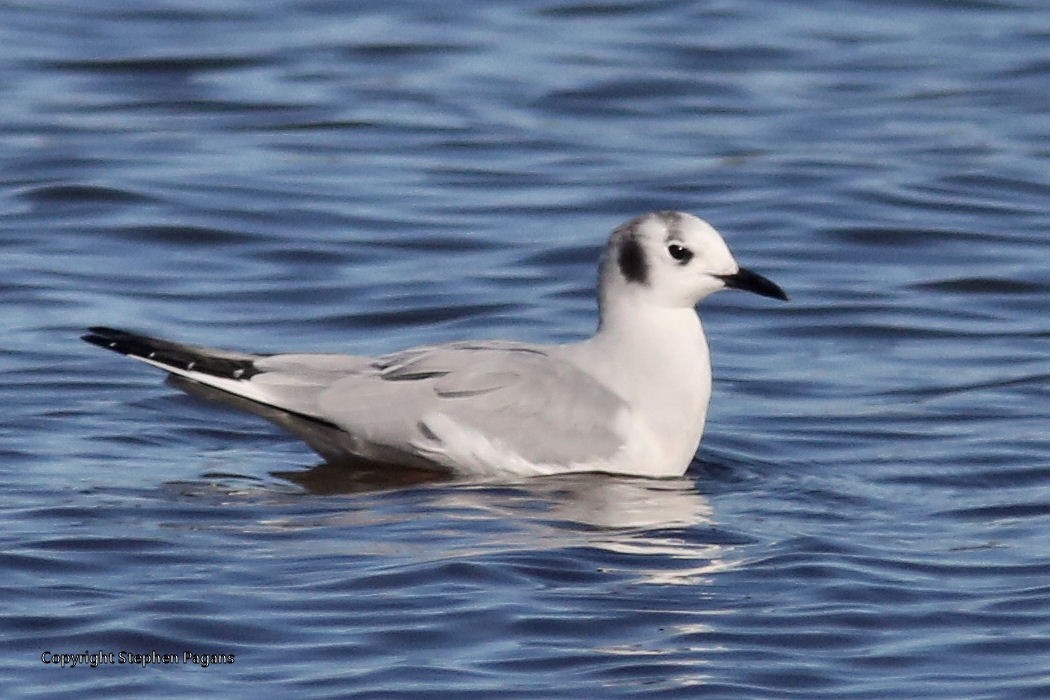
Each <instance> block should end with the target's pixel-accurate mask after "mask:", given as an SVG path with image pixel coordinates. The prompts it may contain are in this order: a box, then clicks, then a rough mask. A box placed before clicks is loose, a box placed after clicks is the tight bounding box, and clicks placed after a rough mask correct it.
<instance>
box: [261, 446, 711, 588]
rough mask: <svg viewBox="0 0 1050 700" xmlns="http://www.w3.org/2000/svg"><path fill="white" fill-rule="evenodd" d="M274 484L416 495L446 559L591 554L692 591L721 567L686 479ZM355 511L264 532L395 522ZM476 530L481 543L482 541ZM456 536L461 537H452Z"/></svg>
mask: <svg viewBox="0 0 1050 700" xmlns="http://www.w3.org/2000/svg"><path fill="white" fill-rule="evenodd" d="M274 476H277V477H279V478H281V479H284V480H286V481H289V482H292V483H295V484H297V485H298V486H300V487H302V488H303V489H304V490H305V491H306V493H308V494H312V495H323V496H331V495H340V494H343V495H360V496H361V497H362V498H365V497H367V494H369V492H377V491H385V490H391V489H398V488H406V487H409V488H411V487H415V488H414V489H413V490H414V492H415V496H416V497H417V499H418V503H417V507H416V508H414V509H413V512H419V509H423V510H425V511H426V512H428V513H429V514H430V516H431V518H434V519H437V520H439V521H441V522H442V524H443V537H444V538H445V541H444V543H443V544H444V547H442V548H441V550H440V551H441V554H440V556H441V557H442V558H443V559H447V558H449V557H454V558H466V557H471V558H473V557H478V556H480V557H484V556H488V555H489V554H492V553H496V552H499V553H505V552H507V551H530V552H536V551H553V550H562V549H564V548H572V547H590V548H595V549H597V550H600V551H604V552H607V553H610V554H616V555H623V556H626V557H628V559H627V560H626V561H624V560H623V559H622V557H621V558H613V559H611V560H610V562H609V563H608V564H607V565H606V568H607V569H610V570H611V569H622V570H625V571H626V570H629V571H631V572H632V573H633V574H634V575H637V574H641V575H642V579H643V580H644V581H645V582H649V583H695V582H697V580H698V578H701V577H703V576H704V575H707V574H710V573H713V572H714V571H719V570H723V569H725V568H726V567H727V564H726V562H725V561H724V560H723V558H722V555H723V551H724V549H725V546H726V545H725V542H724V539H725V538H724V537H722V538H719V541H705V540H704V538H703V536H702V535H703V533H705V532H710V531H712V530H713V529H714V521H713V514H712V510H711V506H710V503H709V502H708V500H707V498H706V497H705V496H704V495H703V494H701V493H699V492H698V491H697V489H696V484H695V482H694V481H693V480H692V479H690V478H688V477H679V478H676V479H644V478H631V477H621V476H610V475H605V474H566V475H559V476H552V477H544V478H532V479H525V480H522V481H518V482H514V483H510V484H507V483H477V482H462V481H460V482H454V481H452V480H451V479H450V478H449V477H448V476H446V475H441V474H435V473H433V472H426V471H418V470H406V469H400V468H399V469H391V468H389V467H385V468H384V467H376V466H370V467H369V466H359V467H355V468H348V467H347V466H346V465H334V464H327V463H326V464H321V465H318V466H316V467H313V468H311V469H308V470H305V471H301V472H287V471H286V472H274ZM354 506H355V507H352V508H347V509H345V510H344V509H340V510H339V512H332V513H329V514H328V515H327V516H325V518H324V520H323V523H322V522H319V521H318V519H317V514H316V513H312V514H311V515H310V517H309V519H308V520H304V521H299V522H297V521H296V519H295V518H281V519H279V520H268V521H267V525H268V526H269V527H277V528H280V529H288V528H292V529H295V528H298V527H317V526H322V525H324V526H333V527H373V526H376V525H378V524H379V521H382V522H385V523H386V524H387V525H393V524H394V523H395V522H396V520H397V518H396V516H392V514H391V513H390V512H389V511H388V509H385V508H370V507H369V504H368V503H367V502H365V503H361V502H358V500H357V499H355V501H354ZM481 532H484V533H486V535H487V536H486V537H485V538H483V539H482V540H479V539H478V534H479V533H481ZM461 533H462V534H465V535H466V537H464V538H460V537H458V535H459V534H461ZM708 539H710V538H708ZM405 544H406V545H408V546H410V543H407V542H406V543H405ZM425 544H426V547H428V548H429V547H431V546H432V545H433V544H434V543H433V541H431V540H429V539H428V540H427V542H426V543H425ZM464 547H465V548H464ZM420 554H421V556H427V554H425V553H422V552H421V553H420ZM431 556H432V555H431ZM646 558H648V559H649V560H650V561H648V562H647V561H646ZM647 564H651V566H650V565H647Z"/></svg>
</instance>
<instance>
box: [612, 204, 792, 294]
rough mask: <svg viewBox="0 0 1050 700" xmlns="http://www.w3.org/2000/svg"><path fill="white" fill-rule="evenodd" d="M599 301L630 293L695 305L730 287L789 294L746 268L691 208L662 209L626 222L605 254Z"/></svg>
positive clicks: (616, 231)
mask: <svg viewBox="0 0 1050 700" xmlns="http://www.w3.org/2000/svg"><path fill="white" fill-rule="evenodd" d="M599 286H600V303H601V306H602V308H603V309H604V308H608V307H609V306H610V305H611V304H613V303H615V302H614V300H620V299H626V298H631V299H635V300H637V301H641V302H643V303H646V304H649V305H653V306H656V307H663V308H692V307H693V306H696V304H697V303H698V302H699V301H700V300H701V299H703V298H704V297H706V296H708V295H709V294H712V293H714V292H717V291H718V290H720V289H725V288H726V287H733V288H736V289H744V290H747V291H751V292H755V293H756V294H761V295H762V296H768V297H773V298H776V299H784V300H786V299H787V295H786V294H784V291H783V290H782V289H781V288H780V287H778V286H777V285H776V284H774V283H773V282H772V281H770V280H768V279H766V278H765V277H762V276H761V275H757V274H755V273H754V272H751V271H749V270H746V269H744V268H741V267H740V266H739V265H738V264H737V262H736V260H735V259H733V254H732V253H730V252H729V248H728V247H727V246H726V243H725V241H724V240H722V236H721V235H719V233H718V231H716V230H715V229H714V228H713V227H712V226H711V225H710V224H708V223H707V222H706V221H704V220H702V219H699V218H697V217H695V216H693V215H692V214H685V213H683V212H677V211H660V212H654V213H652V214H645V215H642V216H639V217H637V218H635V219H632V220H630V221H628V222H627V223H625V224H623V225H622V226H620V227H619V228H617V229H616V230H615V231H613V233H612V236H610V237H609V243H608V245H607V246H606V248H605V253H604V255H603V256H602V266H601V279H600V284H599Z"/></svg>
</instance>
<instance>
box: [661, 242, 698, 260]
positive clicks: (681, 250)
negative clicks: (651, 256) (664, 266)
mask: <svg viewBox="0 0 1050 700" xmlns="http://www.w3.org/2000/svg"><path fill="white" fill-rule="evenodd" d="M667 252H668V254H669V255H670V256H671V257H672V258H674V259H675V260H677V261H678V262H679V263H681V264H682V265H685V264H686V263H687V262H689V261H690V260H692V258H693V251H691V250H689V249H688V248H686V247H685V246H680V245H678V244H677V243H672V244H671V245H669V246H667Z"/></svg>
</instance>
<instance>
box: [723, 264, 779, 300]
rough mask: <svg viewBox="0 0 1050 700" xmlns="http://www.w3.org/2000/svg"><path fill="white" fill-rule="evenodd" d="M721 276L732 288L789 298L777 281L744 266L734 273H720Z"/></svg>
mask: <svg viewBox="0 0 1050 700" xmlns="http://www.w3.org/2000/svg"><path fill="white" fill-rule="evenodd" d="M719 278H720V279H721V280H722V281H723V282H725V285H726V286H727V287H729V288H730V289H742V290H744V291H745V292H754V293H755V294H761V295H762V296H764V297H771V298H773V299H782V300H783V301H787V300H788V295H787V294H785V293H784V290H783V289H781V288H780V286H779V285H777V283H776V282H774V281H773V280H771V279H768V278H766V277H763V276H762V275H760V274H758V273H757V272H752V271H751V270H748V269H746V268H743V267H742V268H740V270H739V271H738V272H737V273H736V274H734V275H719Z"/></svg>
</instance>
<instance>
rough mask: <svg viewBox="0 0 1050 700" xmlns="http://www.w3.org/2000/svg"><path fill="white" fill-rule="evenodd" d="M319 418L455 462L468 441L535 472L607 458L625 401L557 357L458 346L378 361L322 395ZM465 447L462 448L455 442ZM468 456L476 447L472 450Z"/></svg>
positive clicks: (548, 352) (617, 438) (528, 348)
mask: <svg viewBox="0 0 1050 700" xmlns="http://www.w3.org/2000/svg"><path fill="white" fill-rule="evenodd" d="M318 406H319V408H320V413H321V414H322V415H323V417H324V418H325V419H326V420H328V421H330V422H332V423H334V424H336V425H338V426H339V427H341V428H343V429H344V430H346V431H347V432H349V433H351V434H353V435H356V436H359V437H360V438H361V439H363V440H366V441H368V442H370V443H373V444H378V445H391V446H394V445H412V446H414V447H415V448H417V449H418V450H420V451H421V452H423V453H424V454H430V455H432V456H433V457H434V458H437V459H440V458H441V457H444V458H446V459H448V460H450V461H455V459H456V455H457V454H458V453H459V452H461V451H462V450H463V449H464V445H463V444H462V443H464V442H468V441H469V440H475V441H482V442H486V443H488V444H490V445H491V446H492V447H493V448H494V449H495V451H496V452H498V453H499V452H502V453H507V454H509V455H512V456H516V457H518V458H521V459H522V460H525V461H527V462H530V463H533V464H557V465H567V464H572V463H586V462H594V461H595V460H602V459H605V458H608V457H611V456H612V455H613V454H615V453H616V452H617V451H618V450H619V449H620V448H621V447H622V445H623V438H622V437H621V435H620V434H618V433H617V431H616V426H617V424H618V422H617V418H618V416H620V415H621V412H622V411H623V410H625V409H626V404H625V403H624V401H623V400H622V399H621V398H620V397H619V396H617V395H616V394H615V393H613V392H612V391H610V390H609V389H607V388H605V387H604V386H603V385H602V384H600V383H599V382H597V381H596V380H595V379H594V378H593V377H591V376H590V375H589V374H587V373H586V372H584V371H583V370H582V369H580V368H578V367H576V366H575V365H573V364H571V363H570V362H568V361H566V360H564V359H562V358H560V357H558V356H557V355H556V349H554V348H543V347H539V346H534V345H521V344H511V343H494V342H489V343H455V344H451V345H443V346H435V347H427V348H417V349H414V350H408V351H405V352H402V353H397V354H394V355H388V356H385V357H380V358H378V359H376V360H374V361H373V362H372V364H371V366H370V368H369V371H368V372H354V373H351V374H349V375H347V376H345V377H343V378H342V379H340V380H338V381H337V382H335V383H334V384H332V386H330V387H329V388H328V389H327V390H325V391H324V392H323V393H322V394H321V396H320V399H319V401H318ZM457 442H459V443H460V444H453V443H457ZM466 449H470V446H469V445H468V446H467V448H466Z"/></svg>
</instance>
